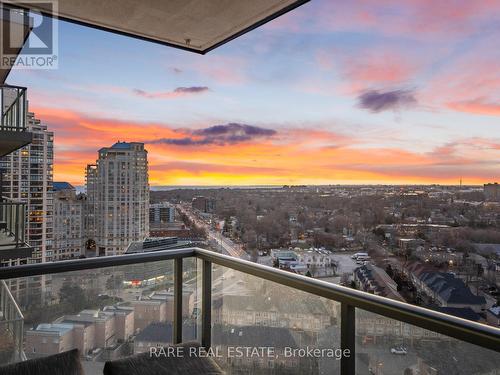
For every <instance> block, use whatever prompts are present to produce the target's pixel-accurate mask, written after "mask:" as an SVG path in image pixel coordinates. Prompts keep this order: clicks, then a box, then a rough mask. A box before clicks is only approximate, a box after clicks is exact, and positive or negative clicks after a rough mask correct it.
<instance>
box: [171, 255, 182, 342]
mask: <svg viewBox="0 0 500 375" xmlns="http://www.w3.org/2000/svg"><path fill="white" fill-rule="evenodd" d="M173 341H174V344H180V343H181V342H182V258H178V259H174V338H173Z"/></svg>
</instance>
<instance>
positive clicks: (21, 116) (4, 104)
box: [0, 85, 27, 131]
mask: <svg viewBox="0 0 500 375" xmlns="http://www.w3.org/2000/svg"><path fill="white" fill-rule="evenodd" d="M0 111H1V122H0V130H8V131H25V130H26V114H27V102H26V88H25V87H18V86H9V85H0Z"/></svg>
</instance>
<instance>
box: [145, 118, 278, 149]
mask: <svg viewBox="0 0 500 375" xmlns="http://www.w3.org/2000/svg"><path fill="white" fill-rule="evenodd" d="M189 133H190V136H188V137H184V138H160V139H156V140H153V141H150V142H148V143H163V144H170V145H177V146H196V145H221V146H223V145H226V144H235V143H241V142H247V141H251V140H254V139H258V138H266V137H272V136H273V135H275V134H276V130H273V129H265V128H261V127H259V126H254V125H247V124H238V123H234V122H232V123H229V124H225V125H214V126H210V127H208V128H204V129H198V130H193V131H190V132H189Z"/></svg>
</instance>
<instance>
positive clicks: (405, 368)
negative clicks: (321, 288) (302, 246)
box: [356, 309, 500, 375]
mask: <svg viewBox="0 0 500 375" xmlns="http://www.w3.org/2000/svg"><path fill="white" fill-rule="evenodd" d="M499 373H500V353H498V352H495V351H492V350H489V349H484V348H481V347H479V346H477V345H472V344H469V343H466V342H463V341H459V340H456V339H454V338H451V337H449V336H446V335H442V334H439V333H436V332H432V331H429V330H426V329H423V328H420V327H417V326H414V325H411V324H407V323H404V322H401V321H398V320H394V319H389V318H386V317H384V316H381V315H377V314H373V313H370V312H367V311H365V310H361V309H356V374H360V375H361V374H373V375H383V374H402V375H417V374H419V375H422V374H429V375H441V374H442V375H445V374H446V375H448V374H453V375H473V374H499Z"/></svg>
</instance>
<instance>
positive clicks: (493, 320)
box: [486, 305, 500, 328]
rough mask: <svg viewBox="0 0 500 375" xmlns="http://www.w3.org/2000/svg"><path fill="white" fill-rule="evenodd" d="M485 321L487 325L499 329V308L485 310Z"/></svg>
mask: <svg viewBox="0 0 500 375" xmlns="http://www.w3.org/2000/svg"><path fill="white" fill-rule="evenodd" d="M486 321H487V322H488V324H489V325H492V326H494V327H497V328H500V306H498V305H497V306H493V307H490V308H489V309H488V310H486Z"/></svg>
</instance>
